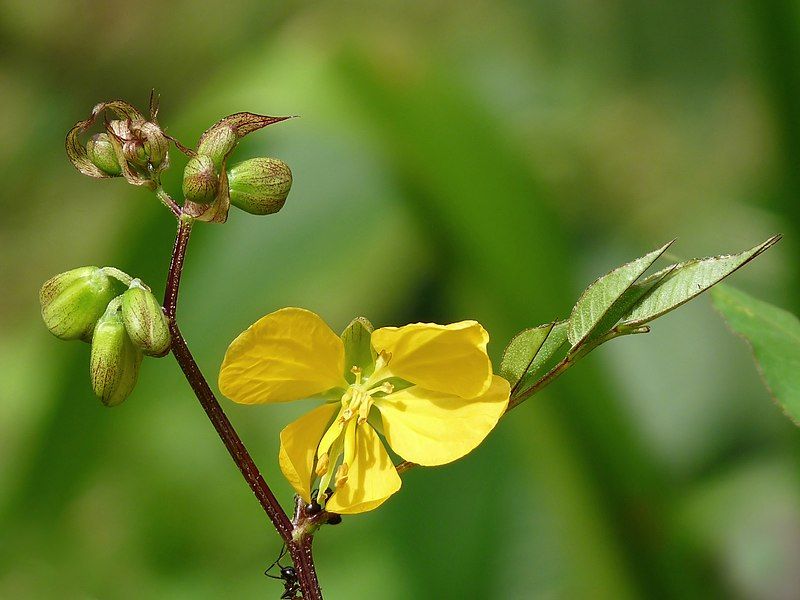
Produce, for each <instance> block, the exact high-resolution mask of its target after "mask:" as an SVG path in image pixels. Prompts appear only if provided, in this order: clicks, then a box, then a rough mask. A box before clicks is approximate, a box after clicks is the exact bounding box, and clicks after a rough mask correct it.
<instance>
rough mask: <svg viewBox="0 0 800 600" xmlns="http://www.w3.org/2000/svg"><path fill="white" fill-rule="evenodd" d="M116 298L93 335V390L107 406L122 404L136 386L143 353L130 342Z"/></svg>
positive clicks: (91, 367)
mask: <svg viewBox="0 0 800 600" xmlns="http://www.w3.org/2000/svg"><path fill="white" fill-rule="evenodd" d="M120 305H121V298H120V297H117V298H115V299H114V300H112V302H111V303H110V304H109V306H108V309H107V310H106V312H105V313H104V314H103V316H102V317H101V318H100V320H99V321H98V322H97V325H96V326H95V329H94V335H93V336H92V352H91V358H90V361H89V375H90V379H91V382H92V390H93V391H94V393H95V395H96V396H97V397H98V398H99V399H100V401H101V402H102V403H103V404H105V405H106V406H116V405H118V404H120V403H122V402H123V401H124V400H125V399H126V398H127V397H128V396H129V395H130V394H131V392H132V391H133V389H134V388H135V387H136V380H137V379H138V377H139V365H140V364H141V362H142V352H141V350H139V349H138V348H137V347H136V346H135V345H134V344H133V342H132V341H131V339H130V337H129V336H128V332H127V330H126V328H125V323H124V322H123V320H122V313H121V311H120Z"/></svg>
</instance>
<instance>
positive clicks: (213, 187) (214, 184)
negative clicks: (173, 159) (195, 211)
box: [183, 154, 219, 204]
mask: <svg viewBox="0 0 800 600" xmlns="http://www.w3.org/2000/svg"><path fill="white" fill-rule="evenodd" d="M218 189H219V173H218V172H217V169H216V168H215V167H214V161H213V160H212V159H211V157H210V156H207V155H205V154H198V155H197V156H193V157H192V158H190V159H189V162H188V163H186V168H185V169H184V171H183V196H184V197H185V198H186V199H187V200H191V201H192V202H197V203H199V204H211V203H212V202H213V201H214V199H215V198H216V197H217V190H218Z"/></svg>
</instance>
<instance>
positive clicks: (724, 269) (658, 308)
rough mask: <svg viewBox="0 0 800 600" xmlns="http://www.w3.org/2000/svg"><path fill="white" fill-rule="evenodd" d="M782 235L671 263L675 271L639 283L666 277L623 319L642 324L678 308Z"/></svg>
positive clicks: (660, 272) (627, 322) (742, 264)
mask: <svg viewBox="0 0 800 600" xmlns="http://www.w3.org/2000/svg"><path fill="white" fill-rule="evenodd" d="M780 239H781V236H780V235H775V236H772V237H771V238H769V239H768V240H766V241H765V242H764V243H762V244H759V245H758V246H755V247H754V248H751V249H750V250H747V251H745V252H742V253H741V254H731V255H726V256H713V257H710V258H703V259H693V260H689V261H686V262H682V263H680V264H678V265H672V266H671V267H667V268H668V269H669V268H672V269H673V271H672V272H671V273H668V274H667V275H666V276H664V271H659V272H658V273H655V274H654V275H651V276H650V277H648V278H646V279H644V280H642V281H641V282H640V283H639V284H638V285H641V286H645V285H648V284H650V285H652V279H653V278H656V277H659V276H661V277H662V281H661V283H659V284H657V285H655V286H653V287H652V290H651V291H650V292H649V293H647V294H646V295H645V296H644V298H643V299H642V300H641V301H640V302H639V303H638V304H636V306H635V307H634V308H633V309H632V310H631V311H630V312H629V313H628V314H627V315H625V316H624V317H623V319H622V322H623V323H624V324H625V325H629V326H637V325H642V324H644V323H647V322H649V321H652V320H653V319H657V318H658V317H660V316H661V315H663V314H665V313H668V312H669V311H671V310H674V309H676V308H678V307H679V306H681V305H682V304H684V303H686V302H688V301H689V300H691V299H692V298H694V297H695V296H697V295H699V294H701V293H703V292H704V291H706V290H707V289H708V288H710V287H711V286H712V285H714V284H717V283H719V282H720V281H722V280H723V279H725V278H726V277H727V276H728V275H730V274H731V273H733V272H734V271H736V270H737V269H739V268H741V267H743V266H744V265H746V264H747V263H748V262H750V261H751V260H753V259H754V258H755V257H756V256H758V255H759V254H761V253H762V252H764V251H765V250H767V249H768V248H770V247H771V246H773V245H774V244H776V243H777V242H778V240H780Z"/></svg>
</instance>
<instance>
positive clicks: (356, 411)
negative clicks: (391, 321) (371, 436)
mask: <svg viewBox="0 0 800 600" xmlns="http://www.w3.org/2000/svg"><path fill="white" fill-rule="evenodd" d="M391 357H392V356H391V354H389V353H387V352H381V353H380V354H379V355H378V358H377V360H376V361H375V370H374V371H373V372H372V375H370V376H369V377H367V378H364V376H363V371H362V369H361V367H358V366H353V367H352V368H351V369H350V371H351V373H353V374H354V375H355V376H356V380H355V382H354V383H352V384H350V386H349V387H348V388H347V390H345V392H344V394H343V395H342V398H341V408H340V409H339V414H338V415H337V417H336V420H335V421H334V422H333V423H332V424H331V426H330V427H328V430H327V431H326V432H325V435H323V436H322V440H320V443H319V446H318V447H317V466H316V470H315V472H316V474H317V475H318V476H319V477H320V478H321V479H320V483H319V489H320V497H324V492H325V490H326V489H327V488H328V487H329V484H330V482H331V479H332V478H333V475H334V467H335V466H336V464H337V463H338V462H339V459H341V464H340V465H339V467H338V468H337V469H336V470H335V473H336V479H335V481H336V486H337V487H338V486H341V485H344V484H345V483H346V482H347V477H348V474H349V471H350V466H351V465H352V464H353V460H354V459H355V454H356V436H357V434H358V426H359V425H363V424H364V423H366V421H367V417H368V416H369V411H370V409H371V408H372V405H373V403H374V402H375V399H374V396H375V394H381V393H382V394H391V393H392V392H393V391H394V386H393V385H392V384H391V383H389V382H388V381H383V382H381V379H385V378H386V374H387V372H386V365H388V364H389V360H391Z"/></svg>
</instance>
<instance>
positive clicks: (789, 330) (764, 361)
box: [711, 286, 800, 425]
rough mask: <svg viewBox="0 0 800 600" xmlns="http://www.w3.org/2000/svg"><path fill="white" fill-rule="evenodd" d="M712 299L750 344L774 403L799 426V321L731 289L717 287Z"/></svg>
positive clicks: (729, 322)
mask: <svg viewBox="0 0 800 600" xmlns="http://www.w3.org/2000/svg"><path fill="white" fill-rule="evenodd" d="M711 297H712V299H713V302H714V307H715V308H716V309H717V310H718V311H719V312H720V314H721V315H722V316H723V318H724V319H725V321H726V322H727V323H728V326H729V327H730V328H731V330H732V331H733V332H734V333H736V334H738V335H740V336H742V337H743V338H744V339H745V340H747V342H748V344H750V348H751V349H752V351H753V356H754V358H755V360H756V363H757V364H758V369H759V372H760V373H761V377H762V379H763V380H764V384H765V385H766V386H767V389H768V390H769V392H770V394H771V395H772V397H773V399H774V400H775V402H777V403H778V405H779V406H780V407H781V408H782V409H783V412H784V413H786V416H787V417H789V418H790V419H791V420H792V421H794V423H795V425H800V320H798V318H797V317H796V316H795V315H793V314H792V313H790V312H788V311H786V310H783V309H782V308H778V307H777V306H773V305H772V304H769V303H767V302H763V301H761V300H757V299H755V298H753V297H752V296H749V295H748V294H745V293H744V292H741V291H739V290H737V289H735V288H732V287H730V286H720V287H718V288H716V289H715V290H714V291H713V292H712V294H711Z"/></svg>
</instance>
